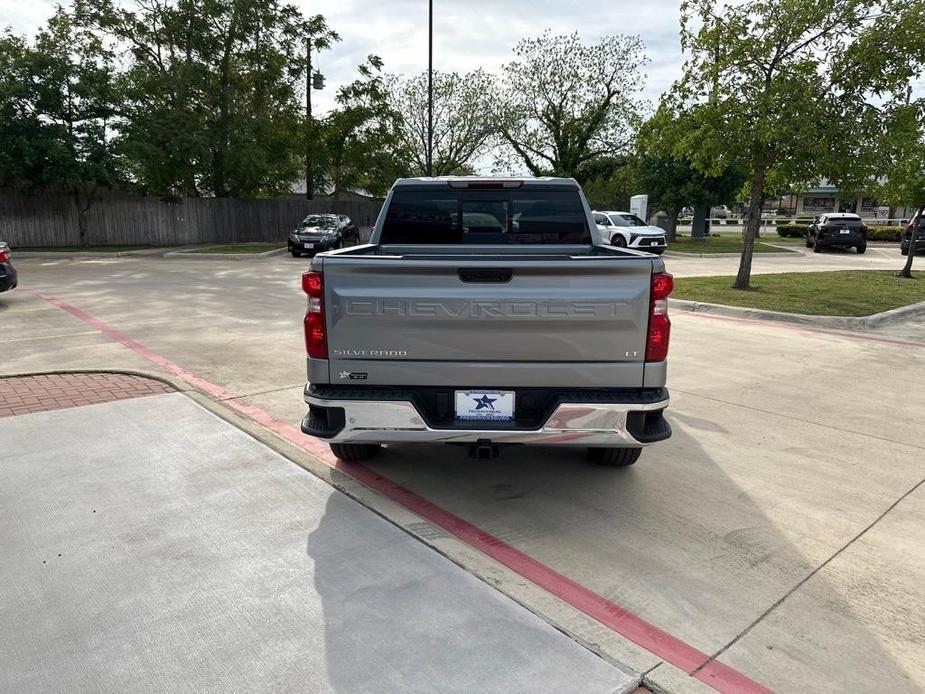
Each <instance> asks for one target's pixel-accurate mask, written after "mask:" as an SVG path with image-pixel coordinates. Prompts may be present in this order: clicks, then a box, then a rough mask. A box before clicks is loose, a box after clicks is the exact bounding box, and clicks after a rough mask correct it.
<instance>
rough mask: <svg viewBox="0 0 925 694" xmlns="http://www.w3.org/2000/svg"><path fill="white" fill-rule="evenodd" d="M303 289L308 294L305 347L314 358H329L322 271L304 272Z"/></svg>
mask: <svg viewBox="0 0 925 694" xmlns="http://www.w3.org/2000/svg"><path fill="white" fill-rule="evenodd" d="M302 291H303V292H305V293H306V294H308V312H307V313H306V314H305V349H306V351H307V352H308V356H310V357H311V358H312V359H327V358H328V336H327V335H326V334H325V332H324V275H322V274H321V273H320V272H303V273H302Z"/></svg>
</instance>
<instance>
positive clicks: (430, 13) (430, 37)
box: [425, 0, 434, 176]
mask: <svg viewBox="0 0 925 694" xmlns="http://www.w3.org/2000/svg"><path fill="white" fill-rule="evenodd" d="M433 165H434V0H427V171H426V172H425V173H426V174H427V175H428V176H432V175H433Z"/></svg>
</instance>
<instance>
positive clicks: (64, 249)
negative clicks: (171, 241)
mask: <svg viewBox="0 0 925 694" xmlns="http://www.w3.org/2000/svg"><path fill="white" fill-rule="evenodd" d="M153 248H170V246H150V245H141V246H30V247H26V246H17V247H16V248H14V249H13V251H14V252H16V251H18V252H20V253H28V252H31V251H42V252H48V251H54V252H56V253H76V252H80V251H87V252H91V253H125V252H126V251H146V250H151V249H153Z"/></svg>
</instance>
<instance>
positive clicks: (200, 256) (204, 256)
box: [164, 246, 288, 260]
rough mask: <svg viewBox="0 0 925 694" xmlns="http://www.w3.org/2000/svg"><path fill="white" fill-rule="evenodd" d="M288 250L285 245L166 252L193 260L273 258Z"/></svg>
mask: <svg viewBox="0 0 925 694" xmlns="http://www.w3.org/2000/svg"><path fill="white" fill-rule="evenodd" d="M287 252H288V250H287V249H286V247H285V246H283V247H282V248H274V249H273V250H272V251H264V252H263V253H202V252H201V251H200V252H197V251H195V250H188V251H170V252H169V253H164V257H165V258H186V259H192V260H252V259H254V258H271V257H273V256H276V255H283V254H285V253H287Z"/></svg>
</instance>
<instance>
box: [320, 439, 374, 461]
mask: <svg viewBox="0 0 925 694" xmlns="http://www.w3.org/2000/svg"><path fill="white" fill-rule="evenodd" d="M329 445H330V446H331V453H333V454H334V455H336V456H337V457H338V458H340V459H341V460H346V461H347V462H351V461H354V460H369V459H370V458H375V457H376V456H377V455H378V454H379V451H380V450H381V448H382V446H381V445H380V444H378V443H332V444H329Z"/></svg>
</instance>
